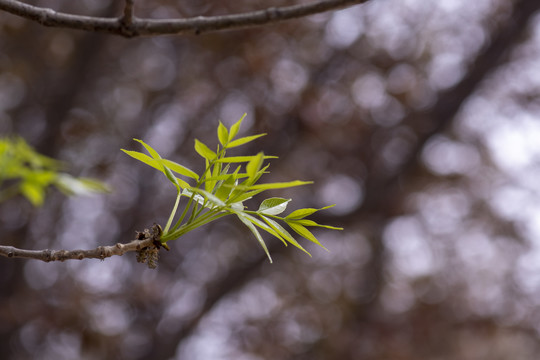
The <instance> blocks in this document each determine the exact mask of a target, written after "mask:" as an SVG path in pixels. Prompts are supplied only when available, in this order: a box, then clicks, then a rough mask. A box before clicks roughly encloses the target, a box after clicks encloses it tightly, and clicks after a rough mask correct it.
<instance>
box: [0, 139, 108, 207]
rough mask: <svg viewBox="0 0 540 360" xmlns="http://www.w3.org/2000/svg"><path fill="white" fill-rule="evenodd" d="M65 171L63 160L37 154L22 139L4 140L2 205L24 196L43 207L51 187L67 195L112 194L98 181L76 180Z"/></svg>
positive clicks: (0, 186) (0, 154)
mask: <svg viewBox="0 0 540 360" xmlns="http://www.w3.org/2000/svg"><path fill="white" fill-rule="evenodd" d="M61 168H62V166H61V163H60V162H59V161H56V160H54V159H52V158H49V157H47V156H44V155H41V154H39V153H37V152H36V151H35V150H34V149H33V148H32V147H31V146H30V145H28V144H27V143H26V142H25V141H24V140H23V139H22V138H19V137H13V138H8V137H6V138H0V202H2V201H5V200H7V199H9V198H11V197H13V196H15V195H18V194H21V195H23V196H24V197H25V198H26V199H28V200H29V201H30V202H31V203H32V204H33V205H34V206H40V205H42V204H43V201H44V199H45V194H46V190H47V188H49V187H50V186H55V187H57V188H58V189H59V190H61V191H62V192H64V193H66V194H67V195H86V194H90V193H95V192H106V191H108V188H107V186H105V185H104V184H103V183H101V182H99V181H97V180H94V179H90V178H76V177H73V176H71V175H69V174H67V173H63V172H61V171H60V170H61Z"/></svg>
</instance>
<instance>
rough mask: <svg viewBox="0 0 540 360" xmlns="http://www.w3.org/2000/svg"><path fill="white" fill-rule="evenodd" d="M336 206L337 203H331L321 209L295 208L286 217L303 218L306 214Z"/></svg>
mask: <svg viewBox="0 0 540 360" xmlns="http://www.w3.org/2000/svg"><path fill="white" fill-rule="evenodd" d="M334 206H335V205H329V206H325V207H323V208H320V209H313V208H305V209H298V210H294V211H293V212H292V213H290V214H289V215H287V216H286V217H285V218H286V219H303V218H305V217H306V216H309V215H311V214H313V213H316V212H317V211H320V210H324V209H328V208H331V207H334Z"/></svg>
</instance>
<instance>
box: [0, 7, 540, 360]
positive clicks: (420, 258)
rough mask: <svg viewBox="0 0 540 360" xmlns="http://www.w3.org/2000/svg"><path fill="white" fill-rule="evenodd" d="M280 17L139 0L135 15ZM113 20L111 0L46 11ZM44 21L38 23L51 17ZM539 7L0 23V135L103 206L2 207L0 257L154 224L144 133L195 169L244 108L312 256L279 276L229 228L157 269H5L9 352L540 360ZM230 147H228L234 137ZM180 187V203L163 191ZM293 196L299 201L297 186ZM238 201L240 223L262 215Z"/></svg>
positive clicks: (192, 240)
mask: <svg viewBox="0 0 540 360" xmlns="http://www.w3.org/2000/svg"><path fill="white" fill-rule="evenodd" d="M283 3H284V1H281V0H280V1H264V2H257V3H254V2H253V1H247V0H236V1H228V0H223V1H213V2H212V1H183V2H181V3H180V2H171V1H162V0H151V1H150V0H149V1H145V2H137V3H136V6H137V7H136V11H137V14H138V15H139V16H141V17H142V16H150V17H153V18H172V17H176V16H179V17H182V16H198V15H203V16H204V15H212V14H226V13H231V12H234V11H237V10H250V9H253V8H254V7H256V6H257V7H259V6H260V7H262V6H265V5H279V4H283ZM53 5H54V7H55V9H56V10H61V11H73V12H76V13H78V14H86V15H96V16H104V17H112V16H118V15H119V14H120V13H121V7H122V5H123V3H118V2H114V1H108V0H99V1H95V0H94V1H89V0H88V1H87V0H84V1H80V2H79V1H78V2H73V1H65V0H58V1H55V2H54V4H53ZM53 5H48V6H53ZM539 7H540V2H538V1H537V0H515V1H514V0H479V1H466V0H452V1H430V2H427V1H423V0H387V1H380V0H371V1H369V2H368V3H366V4H365V5H362V6H357V7H353V8H350V9H346V10H343V11H338V12H334V13H329V14H324V15H318V16H314V17H310V18H306V19H303V20H298V21H291V22H284V23H280V24H276V25H273V26H269V27H264V28H258V29H246V30H239V31H229V32H223V33H215V34H207V35H202V36H186V37H173V36H169V37H160V38H141V39H131V40H125V39H121V38H117V37H109V36H106V35H99V34H90V33H82V32H75V31H69V30H60V29H50V28H43V27H40V26H38V25H36V24H31V23H29V22H26V21H23V20H21V19H19V18H17V17H15V16H11V15H7V14H0V48H1V51H0V119H1V120H0V133H2V135H3V134H18V135H20V136H21V137H23V138H24V139H26V140H27V141H28V142H29V143H31V144H33V145H34V146H35V148H36V151H38V152H39V153H41V154H44V155H46V156H50V157H53V158H56V159H60V160H61V161H63V162H65V163H68V164H70V167H71V168H72V169H73V171H75V172H76V173H78V174H84V175H85V176H90V177H95V178H100V179H104V181H105V182H106V183H107V184H110V185H111V187H112V188H113V189H114V190H115V191H114V192H113V193H111V194H110V195H108V196H106V197H100V196H94V197H73V198H71V197H70V198H66V197H63V196H55V195H54V192H52V193H51V195H50V196H49V197H48V199H47V201H45V202H44V204H43V205H42V208H41V209H40V210H41V211H39V212H33V211H32V208H31V206H30V205H29V204H28V202H27V201H26V200H24V199H19V198H13V199H11V200H10V201H9V202H3V203H0V229H1V233H2V243H3V244H13V245H17V246H19V247H24V248H39V249H42V248H70V249H73V248H90V247H95V246H98V245H101V244H114V243H115V242H118V241H127V240H131V239H132V238H133V236H134V235H133V234H134V233H135V231H136V230H138V229H139V230H140V229H141V228H144V227H145V226H148V223H149V222H150V223H151V222H152V221H155V222H156V223H161V224H164V223H166V222H167V215H168V213H167V211H168V209H170V208H171V207H173V206H174V199H171V188H170V187H167V186H163V183H162V180H163V179H162V175H161V174H159V173H158V172H156V171H154V170H153V169H151V168H150V167H147V166H146V167H145V166H133V161H132V159H129V158H128V157H127V156H125V155H124V154H123V153H121V152H119V151H118V148H125V149H127V148H129V146H130V143H131V140H130V139H132V138H137V139H144V140H145V142H146V143H148V144H152V147H153V148H155V150H156V151H158V152H159V154H161V155H162V156H163V157H164V158H167V159H175V161H177V162H178V163H181V164H183V165H185V166H187V167H189V168H190V169H193V171H195V172H197V173H198V174H200V173H201V171H203V170H204V164H201V161H200V160H201V159H200V156H198V155H197V154H193V155H192V153H193V151H192V149H193V143H192V140H191V139H194V138H196V139H199V141H201V142H202V143H206V144H208V143H210V141H211V140H212V139H214V138H215V121H216V119H221V120H222V122H223V123H224V125H225V126H227V127H230V126H231V125H232V124H233V122H234V120H236V119H238V118H239V117H240V116H241V115H242V114H243V113H248V115H247V116H246V118H245V119H244V121H243V123H242V126H243V130H241V133H239V136H246V134H257V133H267V134H268V135H267V136H265V137H262V138H261V139H260V140H258V142H257V148H254V147H253V146H252V144H251V143H250V144H246V146H245V149H243V150H242V151H245V153H239V154H238V156H242V155H243V154H253V153H257V152H258V151H260V150H262V151H263V152H264V153H265V154H272V155H276V156H279V158H280V161H279V162H276V163H275V164H272V173H271V174H268V181H269V182H277V181H280V179H310V180H314V185H313V186H309V187H308V186H305V187H297V188H294V189H290V190H288V189H284V190H279V194H276V193H271V194H270V196H273V197H277V196H280V197H283V198H292V197H294V199H295V203H296V204H297V205H298V206H299V207H302V208H320V207H323V206H324V205H325V204H329V203H336V204H337V205H336V206H335V207H333V208H330V209H328V210H327V211H324V212H317V213H315V214H313V219H314V221H317V222H319V223H325V224H332V225H336V226H342V227H344V228H345V229H346V230H345V231H341V232H333V231H323V232H316V231H314V235H315V236H317V239H319V240H320V241H321V243H323V244H324V245H325V247H327V248H328V250H329V252H326V251H323V250H321V249H320V248H319V247H318V246H317V245H316V244H311V243H308V244H306V246H305V248H306V250H308V251H309V252H310V253H311V254H312V256H313V257H308V256H304V255H303V254H302V253H301V252H299V251H290V249H291V248H292V247H287V248H285V247H283V246H281V243H280V241H279V240H276V239H269V240H268V242H267V246H268V248H269V251H270V252H271V254H272V258H273V260H274V264H273V265H270V264H268V261H266V257H265V256H264V254H263V252H262V251H259V249H256V248H255V247H254V246H253V244H252V243H251V242H249V241H242V239H246V238H249V237H250V236H252V234H251V233H250V232H249V231H245V229H244V228H243V227H242V224H240V226H235V225H234V223H233V222H227V221H221V220H219V221H216V222H213V223H212V224H210V225H209V226H205V227H202V228H199V229H197V230H195V231H192V232H190V233H188V234H186V235H185V236H182V241H177V242H175V243H174V246H171V251H170V252H164V254H163V256H162V257H161V259H160V265H159V270H158V271H149V270H148V269H145V268H144V267H142V266H140V265H139V264H136V263H135V259H133V258H129V257H118V258H117V259H110V261H109V260H107V261H105V262H98V261H96V262H92V261H84V262H71V263H68V262H66V263H58V264H41V263H37V262H31V261H28V262H25V261H13V260H12V259H11V260H10V259H0V288H1V289H2V291H1V292H0V354H2V357H3V358H6V359H31V358H36V357H39V358H43V359H49V358H51V359H73V358H86V359H107V358H110V359H113V358H114V359H170V358H177V359H194V360H197V359H241V360H242V359H243V360H246V359H249V360H255V359H295V360H298V359H300V360H302V359H310V360H317V359H325V360H329V359H373V360H379V359H381V360H382V359H400V360H405V359H441V360H451V359H460V360H469V359H470V360H473V359H475V360H476V359H501V360H506V359H512V360H513V359H526V360H528V359H531V360H533V359H536V358H537V357H538V356H537V354H538V353H539V352H540V337H539V336H538V323H539V322H538V319H539V317H540V311H539V309H540V277H539V276H538V274H540V260H539V259H540V243H539V239H540V226H539V225H538V219H540V209H539V206H538V204H540V201H539V199H540V193H539V190H538V176H539V169H540V166H538V165H539V159H540V148H539V144H540V141H538V139H539V138H540V135H539V134H540V122H538V118H539V115H540V106H539V104H540V101H539V100H538V99H539V96H538V94H539V90H538V89H540V80H539V78H538V68H539V66H540V63H539V62H540V56H539V54H540V47H539V44H540V32H539V31H538V28H539V26H538V25H539V21H540V18H539V17H538V16H535V14H537V12H538V8H539ZM242 131H243V132H242ZM173 191H174V190H173ZM289 191H290V192H289ZM258 205H259V204H254V203H252V202H250V201H247V202H246V206H249V207H250V208H255V209H256V208H257V206H258Z"/></svg>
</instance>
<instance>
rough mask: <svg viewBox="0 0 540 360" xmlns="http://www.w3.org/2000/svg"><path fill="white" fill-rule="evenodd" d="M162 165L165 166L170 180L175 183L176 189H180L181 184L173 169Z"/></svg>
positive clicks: (164, 170) (166, 174) (164, 168)
mask: <svg viewBox="0 0 540 360" xmlns="http://www.w3.org/2000/svg"><path fill="white" fill-rule="evenodd" d="M161 165H162V166H163V172H164V173H165V176H167V179H169V181H170V182H172V183H173V185H174V186H175V187H176V190H178V191H180V184H179V183H178V180H177V179H176V177H175V176H174V175H173V173H172V171H171V170H170V169H169V168H168V167H166V166H165V165H163V164H161Z"/></svg>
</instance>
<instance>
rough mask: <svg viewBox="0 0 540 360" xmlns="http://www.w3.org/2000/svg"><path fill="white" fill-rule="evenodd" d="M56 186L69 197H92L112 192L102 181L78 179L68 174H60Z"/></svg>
mask: <svg viewBox="0 0 540 360" xmlns="http://www.w3.org/2000/svg"><path fill="white" fill-rule="evenodd" d="M55 185H56V186H57V187H58V188H59V189H60V190H61V191H62V192H64V193H66V194H69V195H90V194H94V193H105V192H110V191H111V190H110V189H109V187H108V186H107V185H105V184H103V183H102V182H101V181H97V180H94V179H89V178H76V177H73V176H71V175H68V174H58V176H57V177H56V179H55Z"/></svg>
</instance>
